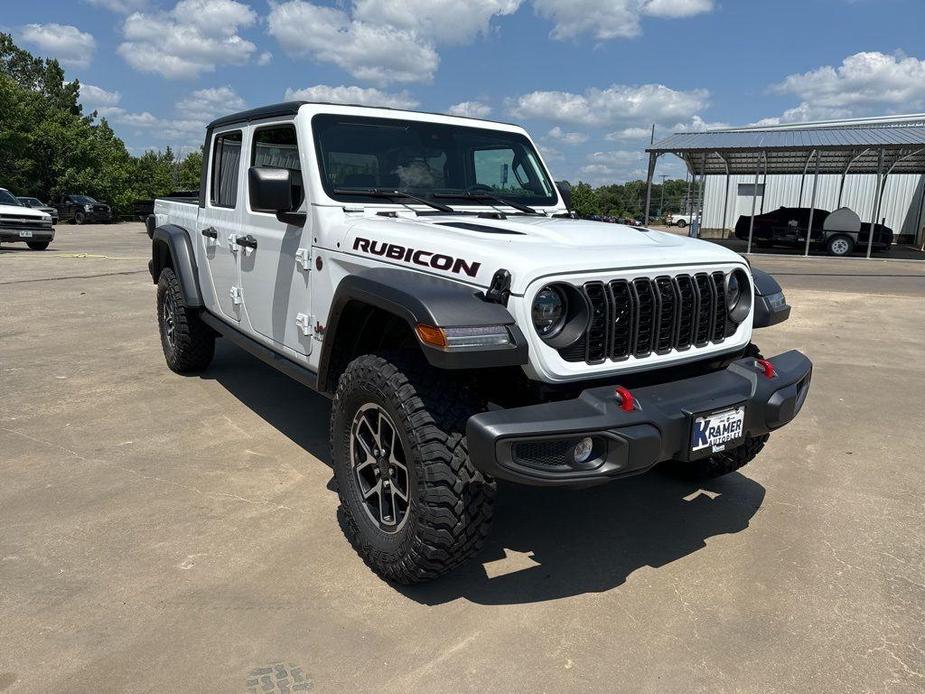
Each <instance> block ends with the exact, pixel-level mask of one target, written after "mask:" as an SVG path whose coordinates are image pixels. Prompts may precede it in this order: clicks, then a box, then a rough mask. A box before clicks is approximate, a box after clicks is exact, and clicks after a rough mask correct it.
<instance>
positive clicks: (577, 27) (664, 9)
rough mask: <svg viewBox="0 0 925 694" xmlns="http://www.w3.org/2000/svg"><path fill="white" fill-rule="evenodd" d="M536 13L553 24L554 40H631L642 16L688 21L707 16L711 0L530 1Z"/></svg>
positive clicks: (637, 31) (711, 4) (639, 28)
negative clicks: (704, 14) (586, 35)
mask: <svg viewBox="0 0 925 694" xmlns="http://www.w3.org/2000/svg"><path fill="white" fill-rule="evenodd" d="M533 5H534V7H535V9H536V12H537V13H538V14H539V15H540V16H541V17H545V18H546V19H549V20H551V21H552V23H553V29H552V32H551V35H552V37H553V38H555V39H571V38H575V37H577V36H581V35H583V34H590V35H591V36H593V37H594V38H596V39H600V40H608V39H618V38H632V37H634V36H638V35H639V34H640V33H641V32H642V27H641V20H642V18H643V17H644V16H651V17H659V18H669V19H670V18H678V17H690V16H692V15H696V14H701V13H705V12H711V11H712V10H713V1H712V0H533Z"/></svg>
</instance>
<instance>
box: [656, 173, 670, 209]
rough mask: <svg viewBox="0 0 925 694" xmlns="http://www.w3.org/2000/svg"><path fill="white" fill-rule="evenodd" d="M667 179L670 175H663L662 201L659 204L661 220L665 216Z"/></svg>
mask: <svg viewBox="0 0 925 694" xmlns="http://www.w3.org/2000/svg"><path fill="white" fill-rule="evenodd" d="M666 178H668V174H662V199H661V200H660V201H659V203H658V216H659V219H661V218H662V217H664V216H665V179H666Z"/></svg>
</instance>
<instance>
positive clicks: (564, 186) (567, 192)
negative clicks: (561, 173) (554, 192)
mask: <svg viewBox="0 0 925 694" xmlns="http://www.w3.org/2000/svg"><path fill="white" fill-rule="evenodd" d="M556 188H558V189H559V195H561V196H562V202H564V203H565V206H566V207H567V208H568V209H569V210H571V209H572V184H571V183H569V182H568V181H556Z"/></svg>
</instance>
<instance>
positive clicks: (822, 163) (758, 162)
mask: <svg viewBox="0 0 925 694" xmlns="http://www.w3.org/2000/svg"><path fill="white" fill-rule="evenodd" d="M646 152H648V153H649V167H648V174H647V177H646V206H645V220H644V223H645V224H648V223H649V211H650V207H651V203H652V179H653V177H654V175H655V165H656V162H657V161H658V158H659V157H660V156H662V155H663V154H674V155H677V156H678V157H680V158H681V159H682V160H683V161H684V163H685V164H686V165H687V168H688V170H689V171H690V173H691V176H692V178H696V177H697V176H700V177H701V178H700V181H701V185H700V194H699V200H698V203H697V206H696V209H697V212H698V214H699V219H701V220H702V219H703V189H704V185H703V183H704V180H705V179H704V177H705V176H711V175H725V176H726V191H727V195H726V203H725V206H726V207H727V208H728V198H729V196H728V189H729V177H730V176H733V175H742V174H747V175H752V174H754V177H755V185H754V187H753V189H752V221H751V225H750V228H749V233H748V250H747V252H748V253H751V249H752V232H753V227H754V217H755V201H756V199H757V191H758V180H759V178H760V177H761V176H762V174H763V175H764V176H765V177H767V176H768V175H774V174H798V175H802V176H803V179H804V181H805V177H806V175H807V173H812V175H813V193H812V198H811V200H812V202H811V206H810V218H809V229H808V230H807V234H806V251H805V254H806V255H809V245H810V243H809V242H810V235H811V234H810V230H811V229H812V218H813V212H814V210H815V203H816V188H817V187H818V180H819V175H820V174H836V175H840V176H841V186H840V192H839V202H838V204H839V206H840V205H841V191H843V189H844V184H845V177H846V176H848V175H849V174H876V175H877V186H876V192H875V198H874V200H873V205H872V209H871V212H872V214H871V219H870V225H871V226H870V228H871V233H870V234H869V238H868V242H867V257H868V258H870V254H871V247H872V245H873V238H874V234H873V230H874V224H876V223H877V219H878V217H879V215H880V204H881V201H882V199H883V191H884V188H885V187H886V181H887V177H888V176H889V175H890V174H893V173H896V174H899V173H907V174H919V175H923V174H925V126H923V125H918V124H917V125H904V124H899V123H896V124H893V123H885V124H878V125H843V126H831V127H826V126H825V125H821V126H815V127H804V128H800V127H787V128H779V127H775V128H768V129H762V128H743V129H736V130H711V131H705V132H698V133H677V134H675V135H672V136H670V137H668V138H665V139H664V140H661V141H660V142H657V143H655V144H653V145H651V146H650V147H648V148H647V149H646ZM801 198H802V183H801ZM923 202H925V201H923ZM923 207H925V204H922V203H920V204H919V210H918V223H917V225H916V230H917V232H918V231H919V230H920V229H921V227H922V214H923ZM726 214H727V209H725V208H724V210H723V226H724V227H725V224H726Z"/></svg>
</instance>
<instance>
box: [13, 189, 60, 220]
mask: <svg viewBox="0 0 925 694" xmlns="http://www.w3.org/2000/svg"><path fill="white" fill-rule="evenodd" d="M17 200H19V202H21V203H22V204H23V206H24V207H31V208H32V209H33V210H40V211H41V212H47V213H48V214H50V215H51V223H52V224H57V223H58V210H56V209H55V208H54V207H52V206H51V205H46V204H45V203H44V202H42V201H41V200H39V199H38V198H31V197H28V196H20V197H18V198H17Z"/></svg>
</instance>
